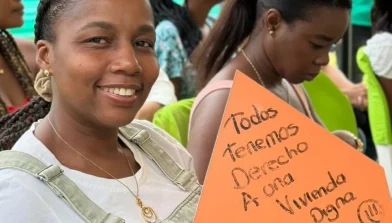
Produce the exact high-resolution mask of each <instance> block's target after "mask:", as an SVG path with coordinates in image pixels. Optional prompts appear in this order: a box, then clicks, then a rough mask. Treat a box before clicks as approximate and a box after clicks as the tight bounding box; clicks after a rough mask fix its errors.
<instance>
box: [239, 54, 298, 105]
mask: <svg viewBox="0 0 392 223" xmlns="http://www.w3.org/2000/svg"><path fill="white" fill-rule="evenodd" d="M241 52H242V54H243V55H244V57H245V59H246V60H247V61H248V63H249V64H250V66H251V67H252V68H253V70H254V72H255V73H256V74H257V77H258V78H259V80H260V83H261V85H263V86H264V87H265V84H264V82H263V79H261V75H260V74H259V72H258V71H257V69H256V67H255V65H253V63H252V61H251V60H250V59H249V57H248V55H246V53H245V51H244V50H243V49H242V50H241ZM282 82H283V87H284V89H285V90H286V94H287V100H286V102H287V103H288V104H290V92H289V89H288V88H287V85H286V82H285V81H284V80H282Z"/></svg>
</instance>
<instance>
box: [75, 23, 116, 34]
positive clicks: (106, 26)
mask: <svg viewBox="0 0 392 223" xmlns="http://www.w3.org/2000/svg"><path fill="white" fill-rule="evenodd" d="M91 28H101V29H105V30H114V26H113V25H112V24H110V23H107V22H91V23H88V24H87V25H85V26H83V27H82V28H80V29H79V31H78V32H80V31H84V30H86V29H91Z"/></svg>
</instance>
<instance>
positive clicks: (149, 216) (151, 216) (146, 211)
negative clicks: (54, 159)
mask: <svg viewBox="0 0 392 223" xmlns="http://www.w3.org/2000/svg"><path fill="white" fill-rule="evenodd" d="M48 121H49V124H50V126H51V127H52V129H53V131H54V132H55V133H56V135H57V136H58V137H59V138H60V139H61V141H63V142H64V143H65V144H66V145H67V146H68V147H69V148H71V149H72V150H73V151H74V152H76V153H77V154H78V155H79V156H81V157H82V158H83V159H85V160H87V161H88V162H90V163H91V164H93V165H94V166H95V167H97V168H98V169H100V170H101V171H103V172H104V173H106V174H107V175H109V176H110V177H112V178H113V179H114V180H116V181H117V182H119V183H120V184H122V185H123V186H124V187H126V188H127V189H128V191H129V192H131V194H132V195H133V196H134V197H135V198H136V204H137V205H138V206H139V207H140V208H141V209H142V217H143V219H144V220H145V221H146V222H147V223H151V222H155V221H156V220H158V217H157V214H156V213H155V211H154V210H153V209H152V208H150V207H148V206H144V205H143V202H142V200H141V199H140V197H139V184H138V182H137V179H136V176H135V172H134V171H133V168H132V165H131V164H130V162H129V159H128V156H127V155H126V154H125V152H124V151H123V150H124V149H123V148H122V146H121V145H120V148H121V153H122V154H124V156H125V158H126V159H127V163H128V165H129V167H130V169H131V171H132V175H133V177H134V178H135V182H136V188H137V189H136V194H134V193H133V192H132V190H131V189H130V188H129V187H128V186H127V185H125V184H124V183H123V182H121V181H120V180H118V179H117V178H115V177H114V176H113V175H112V174H110V173H109V172H107V171H106V170H104V169H103V168H102V167H100V166H98V165H97V164H95V163H94V162H93V161H92V160H90V159H89V158H87V157H86V156H84V155H83V154H81V153H80V152H79V151H77V150H76V149H75V148H74V147H72V146H71V145H70V144H69V143H67V142H66V141H65V140H64V139H63V137H61V135H60V134H59V133H58V132H57V130H56V128H55V127H54V126H53V123H52V121H51V120H50V117H49V116H48Z"/></svg>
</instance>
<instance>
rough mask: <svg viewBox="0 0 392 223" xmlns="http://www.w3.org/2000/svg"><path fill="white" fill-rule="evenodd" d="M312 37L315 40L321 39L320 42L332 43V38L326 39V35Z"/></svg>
mask: <svg viewBox="0 0 392 223" xmlns="http://www.w3.org/2000/svg"><path fill="white" fill-rule="evenodd" d="M314 37H316V38H317V39H321V40H324V41H327V42H332V41H333V38H331V37H328V36H326V35H322V34H318V35H314Z"/></svg>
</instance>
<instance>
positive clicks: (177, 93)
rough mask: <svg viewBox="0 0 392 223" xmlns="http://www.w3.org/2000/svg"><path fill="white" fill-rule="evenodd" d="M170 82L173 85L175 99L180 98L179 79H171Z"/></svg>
mask: <svg viewBox="0 0 392 223" xmlns="http://www.w3.org/2000/svg"><path fill="white" fill-rule="evenodd" d="M170 81H171V82H172V83H173V86H174V92H175V94H176V97H177V98H180V91H181V79H180V78H172V79H170Z"/></svg>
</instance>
